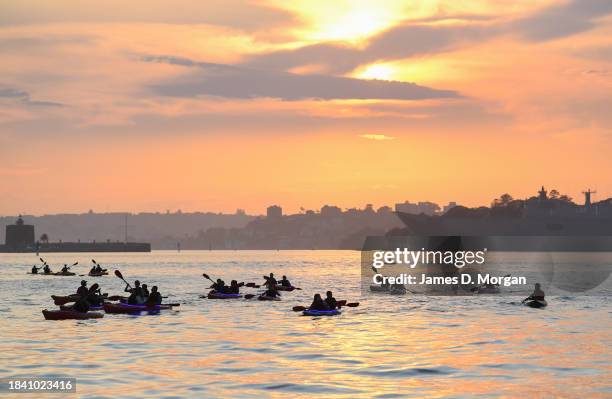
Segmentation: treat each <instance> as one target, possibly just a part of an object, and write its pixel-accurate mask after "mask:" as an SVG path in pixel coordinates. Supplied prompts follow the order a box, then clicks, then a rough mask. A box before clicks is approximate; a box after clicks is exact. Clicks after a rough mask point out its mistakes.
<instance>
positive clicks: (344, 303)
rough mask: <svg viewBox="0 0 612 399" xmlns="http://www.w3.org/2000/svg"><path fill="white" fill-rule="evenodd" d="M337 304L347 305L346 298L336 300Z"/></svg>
mask: <svg viewBox="0 0 612 399" xmlns="http://www.w3.org/2000/svg"><path fill="white" fill-rule="evenodd" d="M336 304H337V305H338V306H346V300H344V299H343V300H341V301H338V302H336Z"/></svg>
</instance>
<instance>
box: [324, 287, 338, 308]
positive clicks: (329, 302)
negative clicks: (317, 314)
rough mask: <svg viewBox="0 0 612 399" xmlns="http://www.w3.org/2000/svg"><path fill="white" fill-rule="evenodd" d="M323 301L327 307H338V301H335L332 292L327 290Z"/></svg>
mask: <svg viewBox="0 0 612 399" xmlns="http://www.w3.org/2000/svg"><path fill="white" fill-rule="evenodd" d="M325 295H326V297H325V303H326V304H327V306H328V307H329V309H330V310H334V309H336V308H337V307H338V301H336V298H334V295H333V294H332V292H331V291H327V293H326V294H325Z"/></svg>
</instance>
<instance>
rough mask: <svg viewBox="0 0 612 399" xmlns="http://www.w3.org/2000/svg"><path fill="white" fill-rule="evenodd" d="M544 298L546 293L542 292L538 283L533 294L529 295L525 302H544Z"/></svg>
mask: <svg viewBox="0 0 612 399" xmlns="http://www.w3.org/2000/svg"><path fill="white" fill-rule="evenodd" d="M544 296H545V294H544V291H542V288H541V285H540V283H536V284H535V287H534V289H533V293H532V294H531V295H529V296H528V297H527V298H525V300H524V301H523V302H525V301H528V300H534V301H543V300H544Z"/></svg>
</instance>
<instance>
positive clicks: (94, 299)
mask: <svg viewBox="0 0 612 399" xmlns="http://www.w3.org/2000/svg"><path fill="white" fill-rule="evenodd" d="M87 302H89V303H90V305H91V306H102V304H103V303H104V296H103V295H102V290H101V289H100V286H99V285H98V284H94V285H92V286H91V287H90V288H89V291H88V294H87Z"/></svg>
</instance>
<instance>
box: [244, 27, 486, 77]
mask: <svg viewBox="0 0 612 399" xmlns="http://www.w3.org/2000/svg"><path fill="white" fill-rule="evenodd" d="M486 34H488V33H487V31H486V30H485V29H483V28H481V27H472V26H460V27H458V26H427V25H404V26H398V27H395V28H392V29H390V30H388V31H386V32H383V33H381V34H379V35H377V36H376V37H374V38H373V39H372V40H371V41H370V42H369V44H368V45H367V46H366V47H365V48H362V49H361V48H354V47H348V46H345V45H343V44H341V43H321V44H314V45H310V46H304V47H300V48H298V49H293V50H281V51H276V52H270V53H267V54H263V55H258V56H254V57H252V58H251V59H250V60H248V61H247V62H246V65H248V66H250V67H254V68H259V69H277V70H288V69H291V68H294V67H298V66H303V65H325V66H326V67H327V71H328V72H329V73H333V74H342V73H347V72H350V71H352V70H353V69H355V68H356V67H357V66H359V65H363V64H369V63H372V62H376V61H383V60H396V59H402V58H408V57H412V56H415V55H420V54H427V53H436V52H440V51H447V50H450V49H452V48H455V47H456V46H457V45H458V43H460V42H463V41H472V40H476V39H478V38H484V36H485V35H486Z"/></svg>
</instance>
